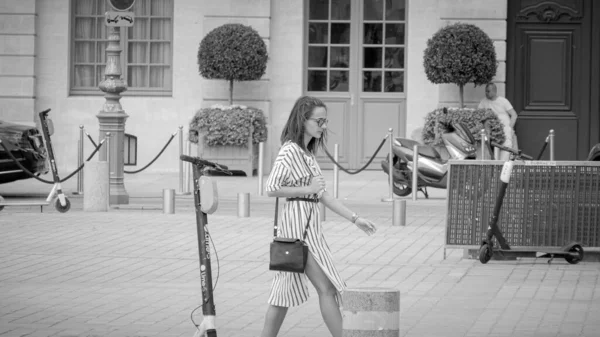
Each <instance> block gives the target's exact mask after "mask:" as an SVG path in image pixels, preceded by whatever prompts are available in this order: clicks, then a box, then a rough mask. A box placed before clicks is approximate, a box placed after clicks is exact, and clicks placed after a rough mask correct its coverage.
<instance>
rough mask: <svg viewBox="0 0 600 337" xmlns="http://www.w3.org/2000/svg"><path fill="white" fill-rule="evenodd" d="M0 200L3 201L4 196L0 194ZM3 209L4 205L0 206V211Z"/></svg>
mask: <svg viewBox="0 0 600 337" xmlns="http://www.w3.org/2000/svg"><path fill="white" fill-rule="evenodd" d="M0 202H4V198H3V197H2V196H1V195H0ZM3 209H4V206H0V211H1V210H3Z"/></svg>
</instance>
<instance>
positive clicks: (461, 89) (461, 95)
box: [458, 84, 465, 109]
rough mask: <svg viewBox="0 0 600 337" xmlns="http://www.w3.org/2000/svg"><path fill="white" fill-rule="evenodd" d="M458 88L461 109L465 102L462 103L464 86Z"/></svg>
mask: <svg viewBox="0 0 600 337" xmlns="http://www.w3.org/2000/svg"><path fill="white" fill-rule="evenodd" d="M458 87H459V88H460V108H461V109H462V108H464V107H465V101H464V93H465V90H464V89H465V86H464V84H461V85H459V86H458Z"/></svg>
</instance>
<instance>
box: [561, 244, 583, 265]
mask: <svg viewBox="0 0 600 337" xmlns="http://www.w3.org/2000/svg"><path fill="white" fill-rule="evenodd" d="M569 252H570V253H577V255H578V256H577V257H574V256H572V255H567V256H565V260H567V262H569V263H570V264H578V263H579V261H581V260H583V247H581V246H580V245H574V246H573V247H571V249H569Z"/></svg>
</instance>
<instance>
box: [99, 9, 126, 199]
mask: <svg viewBox="0 0 600 337" xmlns="http://www.w3.org/2000/svg"><path fill="white" fill-rule="evenodd" d="M134 2H135V0H109V3H110V5H111V6H112V7H113V8H114V9H116V10H118V11H125V10H128V9H130V8H131V7H132V6H133V3H134ZM121 15H127V16H128V17H130V18H133V13H131V12H107V13H106V19H105V23H106V25H107V26H109V35H108V46H107V47H106V68H105V70H104V80H103V81H102V82H100V85H99V87H100V90H102V91H103V92H104V93H105V95H104V98H105V99H106V101H105V102H104V105H103V107H102V110H101V111H100V112H99V113H98V114H97V115H96V117H98V122H99V124H100V138H101V139H102V138H104V137H105V135H106V133H107V132H110V134H111V141H110V152H109V153H110V158H108V159H110V160H109V163H110V167H109V171H110V203H111V204H129V194H127V191H126V190H125V185H124V179H123V175H124V168H123V161H124V156H123V154H124V149H123V144H124V134H125V120H126V119H127V117H129V116H128V115H127V114H126V113H125V111H124V110H123V107H122V106H121V103H120V102H119V101H120V99H121V93H122V92H123V91H125V90H127V83H125V81H123V79H122V78H121V74H122V72H121V61H120V59H121V51H122V50H121V45H120V27H122V26H126V27H128V26H131V25H133V20H131V21H125V20H120V17H121ZM106 156H107V153H106V152H105V151H101V152H100V160H107V158H106Z"/></svg>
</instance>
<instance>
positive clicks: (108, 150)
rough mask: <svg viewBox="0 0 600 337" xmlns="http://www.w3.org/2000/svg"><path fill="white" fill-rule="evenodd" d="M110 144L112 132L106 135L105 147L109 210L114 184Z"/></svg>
mask: <svg viewBox="0 0 600 337" xmlns="http://www.w3.org/2000/svg"><path fill="white" fill-rule="evenodd" d="M110 143H111V141H110V132H107V133H106V144H104V146H105V149H104V151H105V153H106V154H105V157H104V158H106V163H108V208H110V189H111V187H112V184H113V183H112V181H111V179H112V174H111V172H110V170H111V166H110V154H111V151H110V146H111V144H110Z"/></svg>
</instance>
